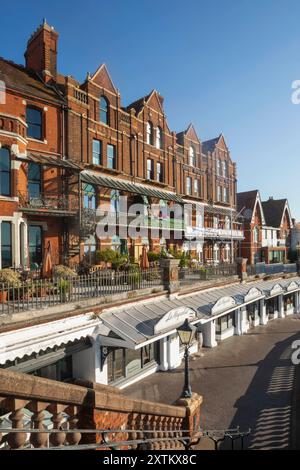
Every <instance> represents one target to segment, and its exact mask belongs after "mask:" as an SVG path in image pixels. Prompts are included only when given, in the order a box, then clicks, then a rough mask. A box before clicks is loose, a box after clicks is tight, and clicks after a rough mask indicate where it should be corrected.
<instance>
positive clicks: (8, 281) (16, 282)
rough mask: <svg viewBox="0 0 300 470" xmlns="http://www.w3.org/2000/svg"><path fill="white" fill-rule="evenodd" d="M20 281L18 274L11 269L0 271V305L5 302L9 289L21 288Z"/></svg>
mask: <svg viewBox="0 0 300 470" xmlns="http://www.w3.org/2000/svg"><path fill="white" fill-rule="evenodd" d="M20 279H21V276H20V274H19V273H18V272H17V271H14V270H13V269H9V268H6V269H1V270H0V303H5V302H7V298H8V291H11V288H17V287H20V286H21V280H20Z"/></svg>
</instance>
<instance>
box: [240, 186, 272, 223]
mask: <svg viewBox="0 0 300 470" xmlns="http://www.w3.org/2000/svg"><path fill="white" fill-rule="evenodd" d="M257 204H258V205H259V208H260V212H261V219H262V224H265V217H264V211H263V208H262V204H261V198H260V193H259V191H258V189H255V190H253V191H245V192H242V193H237V211H238V213H240V214H241V215H242V216H243V217H245V219H248V220H252V217H253V215H254V212H255V210H256V206H257Z"/></svg>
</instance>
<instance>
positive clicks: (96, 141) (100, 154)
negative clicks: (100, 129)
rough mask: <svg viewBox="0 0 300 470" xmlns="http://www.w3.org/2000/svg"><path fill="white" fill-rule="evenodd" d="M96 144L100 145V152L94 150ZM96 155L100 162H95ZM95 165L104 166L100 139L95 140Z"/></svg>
mask: <svg viewBox="0 0 300 470" xmlns="http://www.w3.org/2000/svg"><path fill="white" fill-rule="evenodd" d="M95 143H98V144H99V149H100V152H96V151H95V149H94V145H95ZM96 154H97V156H98V158H99V161H98V162H96V161H95V155H96ZM93 165H102V140H99V139H93Z"/></svg>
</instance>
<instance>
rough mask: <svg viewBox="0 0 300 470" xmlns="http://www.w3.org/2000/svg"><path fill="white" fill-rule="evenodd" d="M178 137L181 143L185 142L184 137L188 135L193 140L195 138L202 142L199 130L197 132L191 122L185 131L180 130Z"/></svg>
mask: <svg viewBox="0 0 300 470" xmlns="http://www.w3.org/2000/svg"><path fill="white" fill-rule="evenodd" d="M176 137H177V141H178V143H179V144H183V140H184V137H187V138H189V139H191V140H194V141H197V142H199V143H200V139H199V137H198V135H197V132H196V130H195V128H194V126H193V124H190V125H189V126H188V128H187V129H186V130H185V131H182V132H178V133H177V134H176Z"/></svg>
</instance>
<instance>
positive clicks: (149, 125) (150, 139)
mask: <svg viewBox="0 0 300 470" xmlns="http://www.w3.org/2000/svg"><path fill="white" fill-rule="evenodd" d="M153 129H154V128H153V124H152V122H151V121H147V125H146V142H147V144H148V145H153V137H154V136H153V134H154V130H153Z"/></svg>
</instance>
